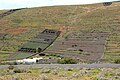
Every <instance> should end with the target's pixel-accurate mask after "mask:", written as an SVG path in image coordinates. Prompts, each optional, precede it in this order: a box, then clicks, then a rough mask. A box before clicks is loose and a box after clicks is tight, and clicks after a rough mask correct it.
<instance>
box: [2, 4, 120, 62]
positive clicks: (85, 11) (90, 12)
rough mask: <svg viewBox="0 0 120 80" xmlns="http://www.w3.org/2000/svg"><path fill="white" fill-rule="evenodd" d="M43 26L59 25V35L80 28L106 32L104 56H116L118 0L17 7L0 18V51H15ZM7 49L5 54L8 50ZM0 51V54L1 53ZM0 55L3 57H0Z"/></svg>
mask: <svg viewBox="0 0 120 80" xmlns="http://www.w3.org/2000/svg"><path fill="white" fill-rule="evenodd" d="M45 28H50V29H51V28H52V29H60V30H61V31H63V33H62V36H61V37H60V39H61V38H62V37H66V36H71V35H74V33H75V35H77V34H78V35H79V33H80V32H108V33H110V36H109V37H108V39H107V41H106V43H107V44H106V50H105V56H104V58H105V59H109V60H112V59H116V58H120V56H118V55H120V33H119V31H120V2H114V3H113V4H112V5H110V6H103V4H91V5H80V6H79V5H74V6H55V7H40V8H39V7H38V8H30V9H24V10H21V11H17V12H15V13H13V14H11V15H8V16H6V17H4V18H2V19H0V33H7V34H8V35H7V36H6V39H5V40H3V41H4V42H5V44H3V43H1V45H3V46H2V48H1V51H2V52H1V54H2V53H8V52H3V51H10V52H11V53H14V52H15V51H17V50H18V48H20V46H22V44H24V43H26V42H27V40H29V39H31V38H32V37H34V36H35V35H36V34H38V33H39V31H42V30H43V29H45ZM11 53H9V54H11ZM2 55H3V54H2ZM2 58H4V57H2Z"/></svg>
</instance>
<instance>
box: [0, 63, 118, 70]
mask: <svg viewBox="0 0 120 80" xmlns="http://www.w3.org/2000/svg"><path fill="white" fill-rule="evenodd" d="M8 66H9V65H0V68H7V67H8ZM15 66H16V67H18V68H75V69H79V68H120V64H33V65H15Z"/></svg>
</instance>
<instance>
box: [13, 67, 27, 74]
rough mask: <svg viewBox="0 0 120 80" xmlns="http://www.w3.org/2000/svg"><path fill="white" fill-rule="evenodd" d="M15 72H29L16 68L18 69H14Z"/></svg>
mask: <svg viewBox="0 0 120 80" xmlns="http://www.w3.org/2000/svg"><path fill="white" fill-rule="evenodd" d="M13 72H14V73H25V72H28V71H26V70H25V69H18V68H16V69H14V71H13Z"/></svg>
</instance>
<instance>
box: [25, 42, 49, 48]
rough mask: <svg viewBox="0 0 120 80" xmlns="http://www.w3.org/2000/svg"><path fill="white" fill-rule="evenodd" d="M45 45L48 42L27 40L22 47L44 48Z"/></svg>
mask: <svg viewBox="0 0 120 80" xmlns="http://www.w3.org/2000/svg"><path fill="white" fill-rule="evenodd" d="M47 46H48V44H44V43H36V42H28V43H26V44H25V45H24V46H23V48H32V49H36V48H42V49H45V48H46V47H47Z"/></svg>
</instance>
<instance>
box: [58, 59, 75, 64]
mask: <svg viewBox="0 0 120 80" xmlns="http://www.w3.org/2000/svg"><path fill="white" fill-rule="evenodd" d="M58 63H59V64H76V63H77V61H76V60H74V59H72V58H70V57H65V58H63V59H60V60H58Z"/></svg>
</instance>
